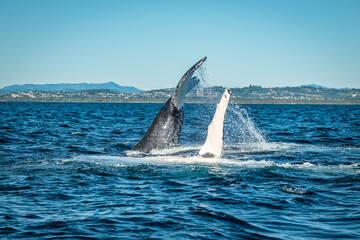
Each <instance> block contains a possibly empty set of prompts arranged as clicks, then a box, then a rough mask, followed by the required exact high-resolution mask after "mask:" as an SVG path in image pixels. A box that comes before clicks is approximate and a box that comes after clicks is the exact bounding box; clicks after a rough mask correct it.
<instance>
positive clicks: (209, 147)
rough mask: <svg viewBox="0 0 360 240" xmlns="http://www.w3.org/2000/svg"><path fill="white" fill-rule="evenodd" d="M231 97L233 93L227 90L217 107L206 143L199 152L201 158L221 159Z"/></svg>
mask: <svg viewBox="0 0 360 240" xmlns="http://www.w3.org/2000/svg"><path fill="white" fill-rule="evenodd" d="M230 97H231V91H230V90H229V89H228V88H227V89H225V92H224V94H223V95H222V97H221V100H220V103H219V104H218V105H217V106H216V111H215V114H214V117H213V120H212V121H211V123H210V125H209V126H208V132H207V137H206V140H205V143H204V145H203V146H202V147H201V148H200V151H199V155H200V156H201V157H205V158H220V157H221V155H222V151H223V144H224V121H225V115H226V110H227V108H228V105H229V100H230Z"/></svg>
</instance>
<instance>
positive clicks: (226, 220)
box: [0, 103, 360, 239]
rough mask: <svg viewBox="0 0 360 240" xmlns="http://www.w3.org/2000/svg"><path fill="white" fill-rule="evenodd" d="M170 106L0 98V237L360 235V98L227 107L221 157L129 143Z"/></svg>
mask: <svg viewBox="0 0 360 240" xmlns="http://www.w3.org/2000/svg"><path fill="white" fill-rule="evenodd" d="M161 106H162V105H161V104H91V103H0V116H1V117H0V122H1V125H0V238H2V239H21V238H23V239H114V238H115V239H340V238H342V239H359V238H360V184H359V183H360V165H359V164H360V141H359V140H360V106H334V105H331V106H324V105H319V106H318V105H248V106H242V105H235V104H231V105H229V109H228V113H227V118H226V122H225V139H224V140H225V149H224V155H223V157H222V158H221V159H202V158H199V157H197V156H196V155H197V152H198V151H199V149H200V147H201V145H202V144H203V143H204V141H205V138H206V131H207V126H208V124H209V123H210V122H211V119H212V116H213V113H214V111H215V106H214V105H211V104H187V105H186V106H185V120H184V126H183V132H182V135H181V139H180V145H179V146H176V147H173V148H170V149H165V150H157V151H153V152H152V153H151V154H149V155H144V154H138V153H134V152H132V151H130V149H131V147H132V146H133V145H134V144H136V142H137V141H138V140H139V139H140V138H141V137H142V135H143V134H144V133H145V132H146V130H147V128H148V127H149V125H150V124H151V122H152V120H153V118H154V117H155V115H156V114H157V112H158V110H159V109H160V108H161Z"/></svg>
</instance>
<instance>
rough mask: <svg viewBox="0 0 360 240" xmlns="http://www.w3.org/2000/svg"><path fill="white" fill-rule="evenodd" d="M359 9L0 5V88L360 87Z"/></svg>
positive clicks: (102, 2)
mask: <svg viewBox="0 0 360 240" xmlns="http://www.w3.org/2000/svg"><path fill="white" fill-rule="evenodd" d="M359 12H360V1H359V0H291V1H290V0H234V1H231V0H223V1H212V0H197V1H189V0H181V1H180V0H178V1H177V0H174V1H160V0H151V1H150V0H147V1H145V0H143V1H142V0H50V1H49V0H0V88H2V87H4V86H9V85H13V84H28V83H32V84H46V83H83V82H87V83H104V82H109V81H113V82H115V83H117V84H119V85H122V86H135V87H137V88H139V89H142V90H150V89H159V88H170V87H175V86H176V85H177V83H178V81H179V80H180V78H181V77H182V75H183V74H184V73H185V72H186V71H187V70H188V69H189V68H190V67H191V66H192V65H193V64H194V63H195V62H197V61H198V60H200V59H201V58H203V57H204V56H207V57H208V59H207V61H206V64H205V68H206V81H207V83H208V84H209V85H216V86H223V87H230V88H234V87H246V86H249V85H260V86H263V87H283V86H300V85H304V84H318V85H322V86H326V87H332V88H345V87H350V88H360V14H359Z"/></svg>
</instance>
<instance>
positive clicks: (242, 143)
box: [224, 104, 271, 152]
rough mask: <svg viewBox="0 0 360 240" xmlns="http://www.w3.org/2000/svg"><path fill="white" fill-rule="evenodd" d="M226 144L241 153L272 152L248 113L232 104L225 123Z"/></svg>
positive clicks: (239, 106)
mask: <svg viewBox="0 0 360 240" xmlns="http://www.w3.org/2000/svg"><path fill="white" fill-rule="evenodd" d="M224 131H225V135H224V136H225V144H226V145H227V147H228V148H230V149H232V150H234V149H238V150H240V151H245V152H247V151H251V152H252V151H268V150H271V144H269V143H268V142H267V141H266V139H265V137H264V135H263V134H262V132H261V131H260V130H259V129H258V128H257V127H256V126H255V124H254V122H253V121H252V120H251V118H250V116H249V114H248V112H247V111H246V109H245V108H243V107H242V106H241V105H237V104H231V105H230V106H229V108H228V112H227V116H226V121H225V130H224Z"/></svg>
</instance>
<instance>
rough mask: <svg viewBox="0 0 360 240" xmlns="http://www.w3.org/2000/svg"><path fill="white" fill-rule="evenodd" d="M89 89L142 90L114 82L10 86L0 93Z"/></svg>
mask: <svg viewBox="0 0 360 240" xmlns="http://www.w3.org/2000/svg"><path fill="white" fill-rule="evenodd" d="M91 89H106V90H112V91H115V92H119V93H139V92H142V90H140V89H138V88H136V87H129V86H120V85H118V84H116V83H114V82H107V83H59V84H24V85H11V86H7V87H3V88H1V89H0V93H12V92H26V91H48V92H60V91H66V92H77V91H84V90H91Z"/></svg>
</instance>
